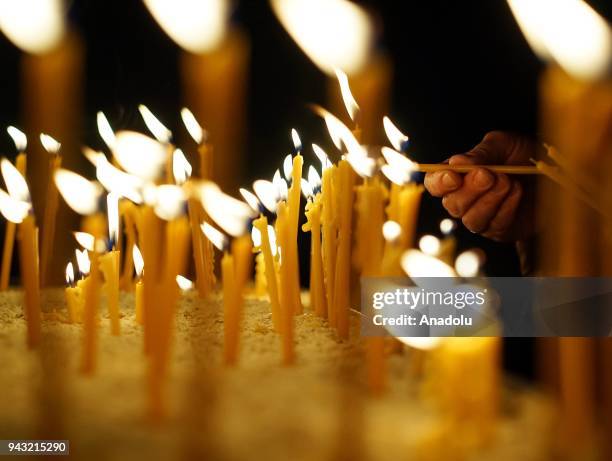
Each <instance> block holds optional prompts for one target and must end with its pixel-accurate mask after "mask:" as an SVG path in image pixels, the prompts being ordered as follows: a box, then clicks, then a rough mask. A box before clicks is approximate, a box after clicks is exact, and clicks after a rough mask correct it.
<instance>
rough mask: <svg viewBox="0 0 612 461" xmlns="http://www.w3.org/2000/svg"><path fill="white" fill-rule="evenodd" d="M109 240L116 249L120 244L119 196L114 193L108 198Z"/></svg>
mask: <svg viewBox="0 0 612 461" xmlns="http://www.w3.org/2000/svg"><path fill="white" fill-rule="evenodd" d="M106 210H107V214H108V238H109V240H110V242H111V244H112V246H113V247H114V246H115V245H117V242H119V196H118V195H117V194H115V193H113V192H111V193H109V194H108V195H107V196H106Z"/></svg>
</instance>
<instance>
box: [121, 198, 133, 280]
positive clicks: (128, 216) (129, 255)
mask: <svg viewBox="0 0 612 461" xmlns="http://www.w3.org/2000/svg"><path fill="white" fill-rule="evenodd" d="M119 213H120V219H121V218H123V229H124V231H125V235H126V237H127V238H126V241H125V256H124V258H123V271H122V273H121V278H120V280H119V287H120V288H121V289H122V290H125V291H131V290H132V289H133V286H132V276H133V272H134V266H133V264H134V260H133V259H134V258H133V248H134V245H135V244H136V222H135V214H136V213H137V210H136V206H135V205H134V204H133V203H132V202H130V201H128V200H122V201H121V202H120V203H119Z"/></svg>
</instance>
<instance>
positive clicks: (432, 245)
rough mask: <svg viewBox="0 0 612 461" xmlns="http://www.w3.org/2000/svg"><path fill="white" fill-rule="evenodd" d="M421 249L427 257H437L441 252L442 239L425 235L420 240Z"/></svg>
mask: <svg viewBox="0 0 612 461" xmlns="http://www.w3.org/2000/svg"><path fill="white" fill-rule="evenodd" d="M419 248H420V249H421V251H422V252H423V253H425V254H426V255H431V256H436V255H437V254H438V253H439V252H440V239H439V238H437V237H434V236H433V235H424V236H423V237H421V239H420V240H419Z"/></svg>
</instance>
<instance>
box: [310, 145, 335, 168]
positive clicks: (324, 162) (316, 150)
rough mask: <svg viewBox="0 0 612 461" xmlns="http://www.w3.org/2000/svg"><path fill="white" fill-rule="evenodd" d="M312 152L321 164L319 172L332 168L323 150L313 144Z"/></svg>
mask: <svg viewBox="0 0 612 461" xmlns="http://www.w3.org/2000/svg"><path fill="white" fill-rule="evenodd" d="M312 150H313V152H314V153H315V155H316V156H317V158H318V159H319V162H321V172H323V171H325V170H327V169H328V168H330V167H331V166H332V162H331V161H330V160H329V157H328V156H327V154H326V153H325V151H324V150H323V149H321V148H320V147H319V146H317V145H316V144H313V145H312Z"/></svg>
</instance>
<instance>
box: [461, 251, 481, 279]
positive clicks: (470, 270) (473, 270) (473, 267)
mask: <svg viewBox="0 0 612 461" xmlns="http://www.w3.org/2000/svg"><path fill="white" fill-rule="evenodd" d="M480 264H481V258H480V256H479V254H478V253H477V252H476V251H473V250H469V251H464V252H463V253H461V254H460V255H459V256H457V259H455V270H456V271H457V274H459V275H460V276H461V277H476V276H477V275H478V272H479V271H480Z"/></svg>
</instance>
